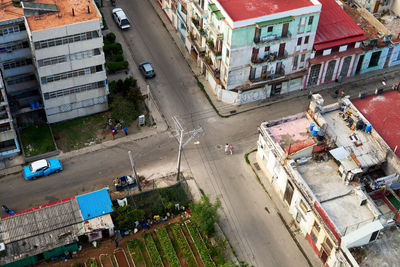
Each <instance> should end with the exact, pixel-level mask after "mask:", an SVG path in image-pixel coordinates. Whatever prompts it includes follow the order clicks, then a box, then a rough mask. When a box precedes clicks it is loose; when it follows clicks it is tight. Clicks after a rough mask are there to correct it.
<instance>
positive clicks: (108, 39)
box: [103, 32, 116, 44]
mask: <svg viewBox="0 0 400 267" xmlns="http://www.w3.org/2000/svg"><path fill="white" fill-rule="evenodd" d="M103 39H104V44H112V43H115V39H116V36H115V34H114V33H112V32H110V33H108V34H106V36H104V37H103Z"/></svg>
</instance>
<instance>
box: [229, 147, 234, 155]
mask: <svg viewBox="0 0 400 267" xmlns="http://www.w3.org/2000/svg"><path fill="white" fill-rule="evenodd" d="M229 151H230V152H231V155H232V154H233V145H230V146H229Z"/></svg>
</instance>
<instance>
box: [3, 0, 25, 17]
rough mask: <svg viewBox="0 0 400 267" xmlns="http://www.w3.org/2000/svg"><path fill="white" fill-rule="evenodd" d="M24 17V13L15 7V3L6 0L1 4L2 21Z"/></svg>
mask: <svg viewBox="0 0 400 267" xmlns="http://www.w3.org/2000/svg"><path fill="white" fill-rule="evenodd" d="M23 16H24V11H23V10H22V8H20V7H15V6H14V5H13V2H12V1H10V0H5V1H4V2H2V3H1V4H0V21H4V20H10V19H16V18H20V17H23Z"/></svg>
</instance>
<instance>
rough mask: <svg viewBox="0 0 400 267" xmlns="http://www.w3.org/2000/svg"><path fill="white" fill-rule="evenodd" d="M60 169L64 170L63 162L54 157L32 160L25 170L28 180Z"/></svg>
mask: <svg viewBox="0 0 400 267" xmlns="http://www.w3.org/2000/svg"><path fill="white" fill-rule="evenodd" d="M60 171H62V166H61V163H60V161H59V160H58V159H57V158H54V159H49V160H45V159H41V160H38V161H35V162H32V163H31V164H30V165H28V166H25V167H24V171H23V172H24V177H25V179H26V180H32V179H36V178H38V177H40V176H47V175H49V174H52V173H55V172H60Z"/></svg>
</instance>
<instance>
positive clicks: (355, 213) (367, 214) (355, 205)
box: [297, 159, 374, 235]
mask: <svg viewBox="0 0 400 267" xmlns="http://www.w3.org/2000/svg"><path fill="white" fill-rule="evenodd" d="M338 169H339V167H338V165H337V163H335V162H334V161H333V159H331V160H328V161H322V162H316V161H310V162H309V163H307V164H304V165H299V166H297V170H298V171H299V173H300V174H301V175H302V177H303V179H304V180H305V181H306V183H307V184H308V186H309V187H310V188H311V190H312V191H313V193H314V195H315V196H316V197H317V199H318V201H319V202H320V204H321V206H322V207H323V209H324V210H325V212H326V213H327V214H328V216H329V218H330V219H331V220H332V222H333V223H334V224H335V226H336V227H337V229H338V230H339V231H340V233H341V234H342V235H343V234H344V233H345V232H346V229H347V228H348V227H351V226H354V225H356V224H358V223H361V222H364V221H367V220H370V219H374V214H373V213H372V212H371V210H370V209H369V208H368V207H367V206H366V205H363V206H361V205H360V201H359V200H358V199H357V197H356V196H355V194H354V192H353V189H355V188H356V185H352V184H351V185H346V184H345V183H344V181H343V178H342V177H341V176H340V175H339V172H338ZM342 207H346V208H345V209H343V208H342Z"/></svg>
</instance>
